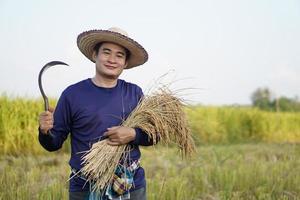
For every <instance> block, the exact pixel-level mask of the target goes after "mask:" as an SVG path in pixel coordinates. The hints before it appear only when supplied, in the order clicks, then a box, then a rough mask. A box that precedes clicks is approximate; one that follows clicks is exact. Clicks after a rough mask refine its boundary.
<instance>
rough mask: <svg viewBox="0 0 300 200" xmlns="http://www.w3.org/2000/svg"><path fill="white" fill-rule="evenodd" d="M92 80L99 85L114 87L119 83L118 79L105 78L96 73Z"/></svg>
mask: <svg viewBox="0 0 300 200" xmlns="http://www.w3.org/2000/svg"><path fill="white" fill-rule="evenodd" d="M92 81H93V83H94V84H95V85H97V86H99V87H104V88H113V87H115V86H116V85H117V82H118V79H110V78H104V77H101V76H97V75H96V76H94V77H93V78H92Z"/></svg>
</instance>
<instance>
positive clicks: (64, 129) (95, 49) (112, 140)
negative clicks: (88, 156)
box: [39, 28, 153, 200]
mask: <svg viewBox="0 0 300 200" xmlns="http://www.w3.org/2000/svg"><path fill="white" fill-rule="evenodd" d="M77 45H78V48H79V50H80V51H81V52H82V53H83V54H84V55H85V56H86V57H87V58H88V59H89V60H91V61H92V62H94V63H95V75H94V77H92V78H88V79H86V80H82V81H80V82H78V83H76V84H73V85H71V86H69V87H67V88H66V89H65V90H64V91H63V92H62V94H61V96H60V98H59V101H58V103H57V106H56V108H55V111H53V109H51V110H49V111H46V112H42V113H41V114H40V116H39V141H40V144H41V145H42V146H43V147H44V148H45V149H46V150H48V151H56V150H58V149H60V148H61V147H62V144H63V142H64V141H65V140H66V139H67V137H68V135H69V133H70V137H71V158H70V161H69V164H70V167H71V171H72V173H71V175H70V177H72V178H71V180H70V185H69V199H71V200H75V199H88V198H89V196H90V198H91V195H90V194H91V193H90V192H89V191H90V184H89V182H87V181H86V180H85V177H84V176H83V175H82V174H80V173H78V172H79V170H80V169H81V167H82V164H81V163H82V160H81V158H82V155H83V154H82V152H84V151H87V150H89V149H90V148H91V146H92V144H93V143H95V142H98V141H100V140H102V139H105V138H107V143H108V144H109V145H123V144H130V145H131V146H132V149H133V150H132V151H131V152H130V156H131V158H130V161H131V162H130V163H131V165H130V166H128V167H131V168H130V169H132V171H131V172H132V174H133V180H132V181H133V184H132V187H131V188H130V190H127V191H126V190H124V191H122V186H120V185H118V184H120V183H118V182H116V181H115V182H113V183H111V184H115V185H114V186H119V188H117V189H113V188H116V187H109V189H106V191H102V193H101V195H102V197H101V198H102V199H136V200H143V199H146V181H145V174H144V170H143V168H142V167H141V166H139V159H140V156H141V153H140V149H139V145H142V146H149V145H153V141H152V140H151V139H149V138H148V136H147V134H146V133H144V132H143V131H142V130H141V129H139V128H129V127H124V126H120V124H121V122H122V120H124V119H126V117H127V116H128V115H129V114H130V112H131V111H132V110H133V109H134V108H135V107H136V106H137V104H138V102H139V100H140V99H141V97H142V96H143V93H142V90H141V88H140V87H139V86H137V85H135V84H132V83H129V82H126V81H124V80H121V79H119V76H120V74H121V73H122V72H123V70H124V69H130V68H133V67H137V66H139V65H142V64H144V63H145V62H146V61H147V60H148V54H147V52H146V50H145V49H144V48H143V47H142V46H141V45H140V44H139V43H137V42H136V41H135V40H133V39H131V38H129V37H128V35H127V33H126V32H125V31H123V30H121V29H119V28H110V29H108V30H90V31H86V32H83V33H81V34H80V35H79V36H78V38H77ZM116 190H118V191H116ZM120 190H121V192H120Z"/></svg>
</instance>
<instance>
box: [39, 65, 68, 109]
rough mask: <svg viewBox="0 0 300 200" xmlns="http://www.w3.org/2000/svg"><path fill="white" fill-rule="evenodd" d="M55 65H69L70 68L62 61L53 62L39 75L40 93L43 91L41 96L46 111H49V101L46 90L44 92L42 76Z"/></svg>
mask: <svg viewBox="0 0 300 200" xmlns="http://www.w3.org/2000/svg"><path fill="white" fill-rule="evenodd" d="M54 65H67V66H69V65H68V64H66V63H64V62H61V61H51V62H49V63H47V64H46V65H45V66H44V67H43V68H42V69H41V71H40V73H39V88H40V91H41V94H42V96H43V99H44V106H45V111H47V110H49V101H48V97H47V96H46V94H45V92H44V90H43V85H42V75H43V73H44V71H46V70H47V69H48V68H50V67H52V66H54Z"/></svg>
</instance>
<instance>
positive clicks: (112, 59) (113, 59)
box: [108, 55, 116, 63]
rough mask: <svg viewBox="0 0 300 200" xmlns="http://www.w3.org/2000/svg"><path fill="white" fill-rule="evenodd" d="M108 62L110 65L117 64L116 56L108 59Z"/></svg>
mask: <svg viewBox="0 0 300 200" xmlns="http://www.w3.org/2000/svg"><path fill="white" fill-rule="evenodd" d="M108 62H110V63H115V62H116V58H115V56H114V55H110V56H109V57H108Z"/></svg>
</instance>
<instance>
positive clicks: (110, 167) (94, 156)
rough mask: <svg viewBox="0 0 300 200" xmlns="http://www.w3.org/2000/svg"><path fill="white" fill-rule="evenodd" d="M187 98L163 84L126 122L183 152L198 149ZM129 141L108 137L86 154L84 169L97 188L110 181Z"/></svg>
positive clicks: (126, 151)
mask: <svg viewBox="0 0 300 200" xmlns="http://www.w3.org/2000/svg"><path fill="white" fill-rule="evenodd" d="M183 109H184V106H183V101H182V100H181V99H179V98H177V97H175V96H174V95H173V94H172V92H171V91H170V90H168V89H166V88H160V89H158V90H157V91H156V92H155V93H153V94H152V95H150V96H145V97H144V98H143V99H141V101H140V102H139V104H138V105H137V107H136V108H135V109H134V110H133V111H132V113H131V114H130V115H129V116H128V118H127V119H126V120H125V121H124V122H123V123H122V126H127V127H131V128H140V129H142V130H143V131H144V132H145V133H147V134H148V136H149V138H151V139H152V140H153V143H154V144H156V143H157V142H158V141H160V142H161V143H164V144H176V145H177V146H178V147H179V149H180V151H181V152H182V155H183V156H189V155H191V154H192V153H193V152H194V151H195V147H194V142H193V139H192V137H191V133H190V130H189V128H188V125H187V119H186V115H185V112H184V110H183ZM129 148H130V146H129V145H121V146H110V145H108V144H107V142H106V140H102V141H99V142H96V143H95V144H94V145H93V146H92V148H91V149H90V150H89V151H88V152H87V153H86V154H85V155H84V156H83V166H84V167H83V168H82V169H81V172H82V173H83V174H84V175H85V176H86V177H87V179H88V181H92V182H93V183H94V184H93V191H103V190H104V189H105V187H106V186H107V185H108V184H109V182H110V180H112V177H113V175H114V172H115V170H116V168H117V166H118V164H119V163H120V160H121V159H122V160H123V161H124V157H125V158H126V156H127V155H128V153H129V151H130V149H129Z"/></svg>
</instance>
